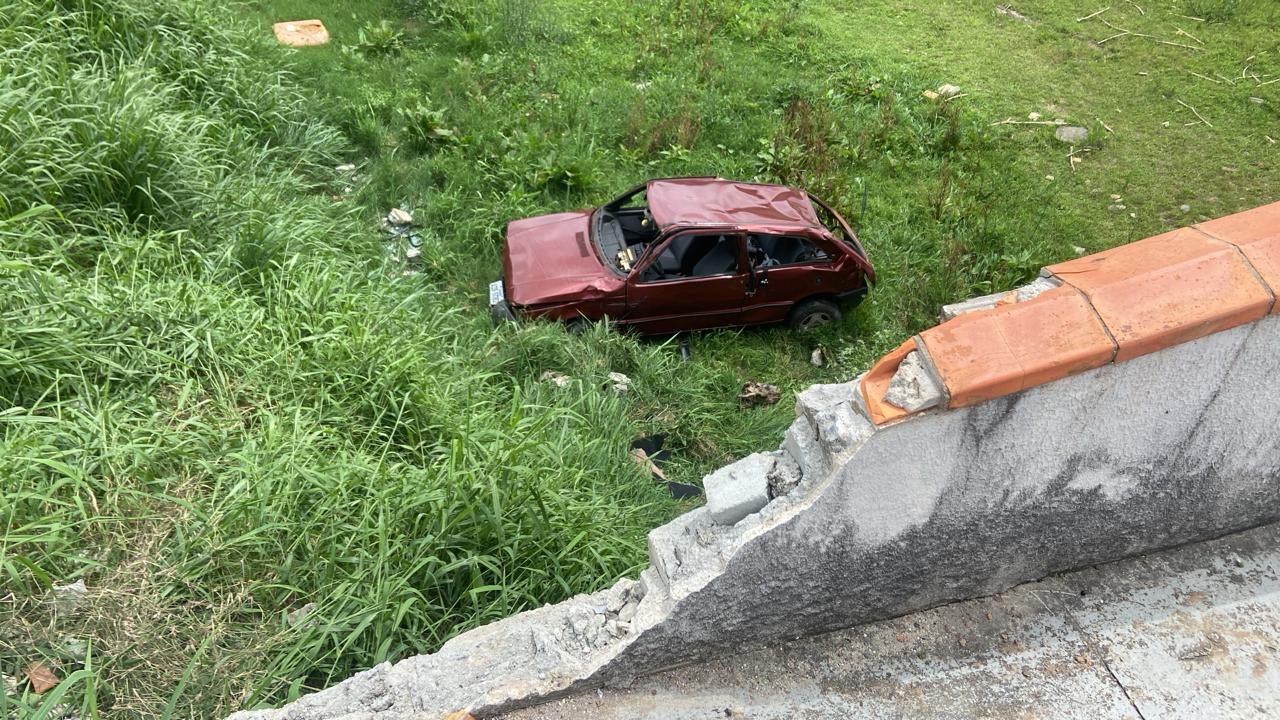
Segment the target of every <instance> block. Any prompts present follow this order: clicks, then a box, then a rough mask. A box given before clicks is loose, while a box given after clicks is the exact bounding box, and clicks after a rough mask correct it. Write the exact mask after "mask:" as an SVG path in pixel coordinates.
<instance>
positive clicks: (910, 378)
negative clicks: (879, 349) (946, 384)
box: [884, 350, 944, 413]
mask: <svg viewBox="0 0 1280 720" xmlns="http://www.w3.org/2000/svg"><path fill="white" fill-rule="evenodd" d="M943 397H944V391H943V388H942V382H941V381H939V380H938V378H937V376H936V375H935V374H934V372H933V370H932V369H931V368H930V367H929V366H928V363H927V362H926V361H925V359H924V356H922V355H921V354H920V351H919V350H912V351H911V352H909V353H907V356H906V357H905V358H903V359H902V364H900V365H898V371H897V372H896V373H894V374H893V379H892V380H890V381H889V390H888V392H886V393H885V395H884V401H885V402H887V403H889V404H891V405H895V406H897V407H900V408H902V409H903V410H906V411H907V412H910V413H913V412H919V411H921V410H927V409H929V408H931V407H937V406H938V405H940V404H942V400H943Z"/></svg>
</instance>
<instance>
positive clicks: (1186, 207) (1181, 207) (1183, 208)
mask: <svg viewBox="0 0 1280 720" xmlns="http://www.w3.org/2000/svg"><path fill="white" fill-rule="evenodd" d="M1178 209H1179V210H1181V211H1182V212H1191V206H1190V205H1185V204H1184V205H1179V206H1178Z"/></svg>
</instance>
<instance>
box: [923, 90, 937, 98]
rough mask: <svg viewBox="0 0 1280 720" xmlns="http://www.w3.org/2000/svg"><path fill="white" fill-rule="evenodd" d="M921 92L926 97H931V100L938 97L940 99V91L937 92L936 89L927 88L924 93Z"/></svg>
mask: <svg viewBox="0 0 1280 720" xmlns="http://www.w3.org/2000/svg"><path fill="white" fill-rule="evenodd" d="M921 94H922V95H924V96H925V97H926V98H928V99H930V100H937V99H938V97H939V96H938V93H936V92H934V91H932V90H925V91H924V92H923V93H921Z"/></svg>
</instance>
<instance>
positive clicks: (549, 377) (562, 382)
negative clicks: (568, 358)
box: [538, 370, 573, 387]
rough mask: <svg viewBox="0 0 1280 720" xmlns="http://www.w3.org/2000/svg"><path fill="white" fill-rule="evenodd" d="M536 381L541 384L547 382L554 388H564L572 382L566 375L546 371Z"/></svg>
mask: <svg viewBox="0 0 1280 720" xmlns="http://www.w3.org/2000/svg"><path fill="white" fill-rule="evenodd" d="M538 379H539V380H541V381H542V382H549V383H551V384H552V385H555V386H556V387H564V386H566V385H568V384H569V383H571V382H573V378H571V377H569V376H568V375H565V374H564V373H562V372H557V371H555V370H548V371H546V372H544V373H542V376H541V377H539V378H538Z"/></svg>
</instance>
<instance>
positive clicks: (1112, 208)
mask: <svg viewBox="0 0 1280 720" xmlns="http://www.w3.org/2000/svg"><path fill="white" fill-rule="evenodd" d="M1107 209H1108V210H1117V211H1118V210H1124V209H1125V208H1124V205H1121V204H1115V205H1108V206H1107Z"/></svg>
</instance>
